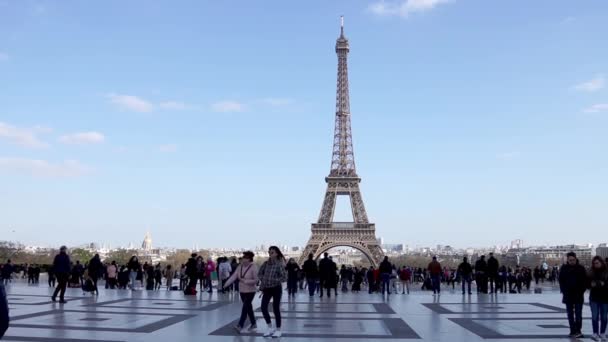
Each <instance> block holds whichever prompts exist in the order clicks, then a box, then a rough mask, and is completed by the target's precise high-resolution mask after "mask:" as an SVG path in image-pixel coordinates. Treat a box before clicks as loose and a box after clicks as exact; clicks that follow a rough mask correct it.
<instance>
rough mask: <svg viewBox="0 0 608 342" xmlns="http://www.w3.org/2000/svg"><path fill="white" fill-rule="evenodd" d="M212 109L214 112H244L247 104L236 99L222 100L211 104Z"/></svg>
mask: <svg viewBox="0 0 608 342" xmlns="http://www.w3.org/2000/svg"><path fill="white" fill-rule="evenodd" d="M211 109H212V110H213V111H214V112H220V113H228V112H242V111H244V110H245V106H244V105H243V104H242V103H240V102H236V101H220V102H216V103H214V104H212V105H211Z"/></svg>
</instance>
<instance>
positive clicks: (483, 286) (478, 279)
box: [475, 255, 488, 293]
mask: <svg viewBox="0 0 608 342" xmlns="http://www.w3.org/2000/svg"><path fill="white" fill-rule="evenodd" d="M487 273H488V264H487V263H486V256H485V255H482V256H481V257H480V258H479V260H477V261H476V262H475V283H476V284H477V293H488V274H487Z"/></svg>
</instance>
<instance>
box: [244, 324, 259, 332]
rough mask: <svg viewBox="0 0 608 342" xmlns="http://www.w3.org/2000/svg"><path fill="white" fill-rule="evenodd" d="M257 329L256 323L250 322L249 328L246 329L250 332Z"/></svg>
mask: <svg viewBox="0 0 608 342" xmlns="http://www.w3.org/2000/svg"><path fill="white" fill-rule="evenodd" d="M257 329H258V326H257V325H256V324H252V325H250V326H249V328H247V331H249V332H252V331H256V330H257Z"/></svg>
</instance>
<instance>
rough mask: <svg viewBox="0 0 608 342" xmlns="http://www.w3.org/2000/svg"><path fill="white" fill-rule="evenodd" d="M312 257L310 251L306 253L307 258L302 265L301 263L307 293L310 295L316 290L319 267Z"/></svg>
mask: <svg viewBox="0 0 608 342" xmlns="http://www.w3.org/2000/svg"><path fill="white" fill-rule="evenodd" d="M313 257H314V256H313V255H312V253H310V254H308V260H306V261H304V265H302V270H303V271H304V276H305V277H306V283H308V294H309V295H310V297H312V296H314V295H315V291H316V290H317V279H318V278H319V268H318V267H317V263H316V262H315V260H314V259H313Z"/></svg>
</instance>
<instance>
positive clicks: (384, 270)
mask: <svg viewBox="0 0 608 342" xmlns="http://www.w3.org/2000/svg"><path fill="white" fill-rule="evenodd" d="M379 268H380V279H381V280H382V294H383V295H384V292H385V291H386V293H387V295H390V294H391V288H390V286H389V283H390V281H391V274H392V272H393V265H392V264H391V262H390V261H388V257H387V256H385V257H384V260H382V262H381V263H380V266H379Z"/></svg>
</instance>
